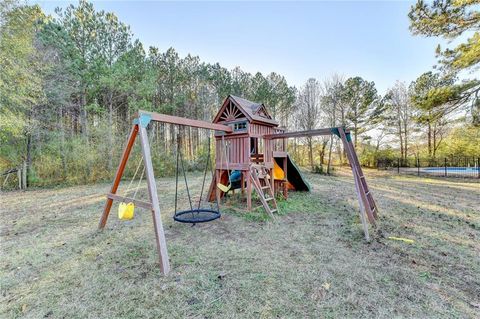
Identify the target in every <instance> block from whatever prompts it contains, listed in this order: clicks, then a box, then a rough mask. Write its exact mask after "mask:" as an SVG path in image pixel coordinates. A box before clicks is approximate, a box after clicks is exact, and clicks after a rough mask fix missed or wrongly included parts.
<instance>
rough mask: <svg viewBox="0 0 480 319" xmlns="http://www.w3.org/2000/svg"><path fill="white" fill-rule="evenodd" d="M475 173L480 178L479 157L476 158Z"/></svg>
mask: <svg viewBox="0 0 480 319" xmlns="http://www.w3.org/2000/svg"><path fill="white" fill-rule="evenodd" d="M477 173H478V178H480V157H479V158H477Z"/></svg>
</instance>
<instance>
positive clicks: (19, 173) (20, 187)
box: [17, 168, 22, 189]
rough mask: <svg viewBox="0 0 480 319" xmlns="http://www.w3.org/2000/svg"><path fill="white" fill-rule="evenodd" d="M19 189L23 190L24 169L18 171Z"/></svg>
mask: <svg viewBox="0 0 480 319" xmlns="http://www.w3.org/2000/svg"><path fill="white" fill-rule="evenodd" d="M17 178H18V189H22V169H21V168H19V169H17Z"/></svg>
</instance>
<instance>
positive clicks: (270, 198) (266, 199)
mask: <svg viewBox="0 0 480 319" xmlns="http://www.w3.org/2000/svg"><path fill="white" fill-rule="evenodd" d="M272 199H273V197H268V198H265V201H267V202H268V201H271V200H272Z"/></svg>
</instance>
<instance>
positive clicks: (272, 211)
mask: <svg viewBox="0 0 480 319" xmlns="http://www.w3.org/2000/svg"><path fill="white" fill-rule="evenodd" d="M277 211H278V210H277V209H276V208H274V209H272V210H271V211H270V213H275V212H277Z"/></svg>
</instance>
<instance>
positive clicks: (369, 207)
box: [338, 127, 378, 240]
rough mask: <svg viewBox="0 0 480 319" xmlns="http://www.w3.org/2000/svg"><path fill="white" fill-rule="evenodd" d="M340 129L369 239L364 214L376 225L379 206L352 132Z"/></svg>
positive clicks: (361, 216) (366, 234) (366, 235)
mask: <svg viewBox="0 0 480 319" xmlns="http://www.w3.org/2000/svg"><path fill="white" fill-rule="evenodd" d="M338 131H339V134H340V138H341V140H342V142H343V145H344V147H345V152H346V153H347V157H348V161H349V162H350V166H351V168H352V172H353V177H354V180H355V189H356V191H357V196H358V200H359V203H360V209H361V214H360V218H361V219H362V223H363V225H364V231H365V237H366V238H367V240H369V236H368V227H367V226H366V221H365V216H364V214H366V215H367V218H368V220H369V221H370V223H371V224H372V225H374V226H375V220H376V219H378V214H377V211H378V208H377V205H376V203H375V200H374V199H373V196H372V193H371V192H370V189H369V187H368V184H367V180H366V179H365V175H364V174H363V170H362V167H361V165H360V161H359V160H358V156H357V153H356V152H355V147H354V146H353V143H352V139H351V137H350V133H346V132H345V130H344V129H343V128H341V127H340V128H338ZM347 134H348V136H347Z"/></svg>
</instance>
